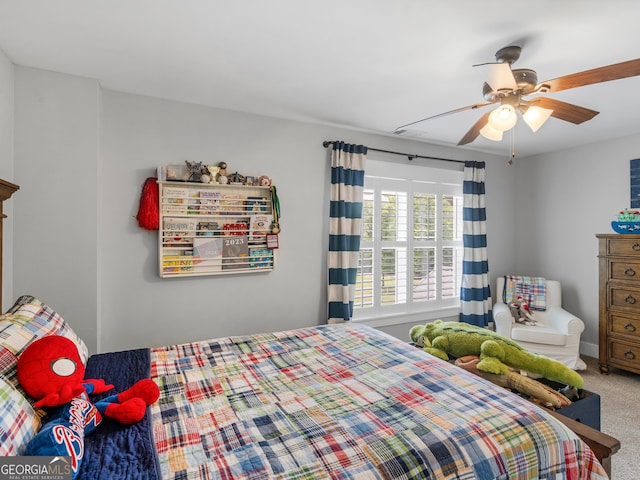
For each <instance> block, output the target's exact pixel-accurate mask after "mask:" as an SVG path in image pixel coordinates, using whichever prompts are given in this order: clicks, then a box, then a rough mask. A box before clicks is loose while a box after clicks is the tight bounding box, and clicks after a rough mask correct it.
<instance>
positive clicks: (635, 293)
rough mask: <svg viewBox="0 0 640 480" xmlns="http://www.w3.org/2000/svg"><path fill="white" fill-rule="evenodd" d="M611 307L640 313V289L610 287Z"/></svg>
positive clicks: (621, 286)
mask: <svg viewBox="0 0 640 480" xmlns="http://www.w3.org/2000/svg"><path fill="white" fill-rule="evenodd" d="M609 307H619V308H625V309H629V310H633V311H636V310H637V311H638V312H639V313H640V288H632V287H627V286H624V285H615V286H610V287H609Z"/></svg>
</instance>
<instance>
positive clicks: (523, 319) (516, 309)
mask: <svg viewBox="0 0 640 480" xmlns="http://www.w3.org/2000/svg"><path fill="white" fill-rule="evenodd" d="M509 311H510V312H511V316H512V317H513V318H514V320H515V321H516V322H517V323H522V324H523V325H530V326H531V325H536V321H535V319H534V318H533V312H532V311H531V308H529V304H528V303H527V302H525V300H524V298H522V297H521V296H519V297H518V298H517V299H516V301H515V302H511V303H510V304H509Z"/></svg>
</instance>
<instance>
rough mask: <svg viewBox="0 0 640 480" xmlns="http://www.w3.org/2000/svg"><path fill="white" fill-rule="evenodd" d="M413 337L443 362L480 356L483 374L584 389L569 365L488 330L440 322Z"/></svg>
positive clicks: (418, 329)
mask: <svg viewBox="0 0 640 480" xmlns="http://www.w3.org/2000/svg"><path fill="white" fill-rule="evenodd" d="M409 335H410V336H411V340H412V341H413V342H414V343H415V344H416V345H417V346H419V347H422V348H423V350H424V351H425V352H428V353H430V354H431V355H434V356H436V357H438V358H441V359H442V360H449V355H452V356H454V357H456V358H460V357H464V356H467V355H478V356H480V362H479V363H478V365H477V368H478V369H479V370H481V371H483V372H487V373H495V374H499V375H506V374H507V373H509V367H511V368H514V369H516V370H524V371H527V372H531V373H534V374H537V375H541V376H543V377H544V378H547V379H549V380H555V381H556V382H561V383H564V384H567V385H570V386H572V387H577V388H582V387H583V386H584V380H583V379H582V377H581V376H580V375H579V374H578V373H577V372H576V371H574V370H572V369H570V368H569V367H567V366H566V365H564V364H562V363H560V362H558V361H557V360H553V359H551V358H547V357H544V356H542V355H537V354H535V353H532V352H529V351H528V350H525V349H524V348H522V347H521V346H520V345H518V344H517V343H516V342H514V341H513V340H511V339H508V338H506V337H504V336H502V335H499V334H497V333H496V332H493V331H491V330H488V329H486V328H481V327H477V326H475V325H470V324H468V323H462V322H443V321H441V320H436V321H435V322H433V323H427V324H426V325H416V326H414V327H412V328H411V330H410V332H409Z"/></svg>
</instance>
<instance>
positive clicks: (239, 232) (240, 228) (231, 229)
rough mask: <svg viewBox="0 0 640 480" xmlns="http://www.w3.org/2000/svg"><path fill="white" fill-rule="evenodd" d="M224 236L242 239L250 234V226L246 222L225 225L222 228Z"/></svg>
mask: <svg viewBox="0 0 640 480" xmlns="http://www.w3.org/2000/svg"><path fill="white" fill-rule="evenodd" d="M222 231H223V235H225V236H228V235H233V236H238V237H241V236H243V235H247V234H248V233H249V225H248V224H247V223H246V222H235V223H225V224H224V225H223V226H222Z"/></svg>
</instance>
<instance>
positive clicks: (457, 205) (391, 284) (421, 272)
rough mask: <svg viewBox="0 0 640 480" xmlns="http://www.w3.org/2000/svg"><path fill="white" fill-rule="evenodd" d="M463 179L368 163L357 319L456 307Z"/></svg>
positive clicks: (457, 175)
mask: <svg viewBox="0 0 640 480" xmlns="http://www.w3.org/2000/svg"><path fill="white" fill-rule="evenodd" d="M389 171H392V172H393V177H394V178H392V177H391V176H389V174H388V173H386V174H385V172H389ZM401 177H403V178H401ZM462 180H463V174H462V172H461V171H451V170H444V169H436V168H431V167H424V166H412V165H397V164H391V163H386V162H378V161H373V160H368V161H367V172H366V175H365V187H364V195H363V212H362V236H361V241H360V253H359V262H358V274H357V283H356V295H355V301H354V307H355V312H354V319H356V320H358V319H370V318H380V317H384V316H388V315H393V316H395V317H398V316H399V315H400V316H401V315H403V314H407V315H408V314H414V313H421V312H427V311H433V312H438V313H440V312H442V311H443V310H446V309H452V308H455V309H457V308H458V307H459V300H460V299H459V297H460V281H461V275H462V249H463V247H462ZM423 318H424V317H423ZM392 323H400V322H392Z"/></svg>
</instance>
